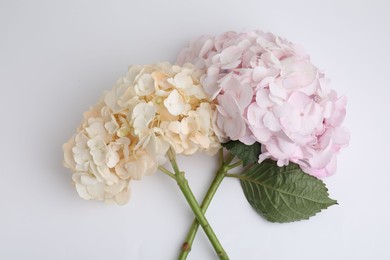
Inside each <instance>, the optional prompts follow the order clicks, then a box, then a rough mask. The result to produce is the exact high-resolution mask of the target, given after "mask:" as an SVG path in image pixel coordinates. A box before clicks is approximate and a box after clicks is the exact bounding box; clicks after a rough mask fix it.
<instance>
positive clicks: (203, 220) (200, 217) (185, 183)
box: [168, 150, 229, 260]
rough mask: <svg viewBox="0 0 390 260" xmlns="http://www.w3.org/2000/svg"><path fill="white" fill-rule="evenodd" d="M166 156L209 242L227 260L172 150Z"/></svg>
mask: <svg viewBox="0 0 390 260" xmlns="http://www.w3.org/2000/svg"><path fill="white" fill-rule="evenodd" d="M168 158H169V160H170V162H171V164H172V168H173V170H174V172H175V177H176V182H177V184H178V185H179V188H180V190H181V191H182V193H183V195H184V197H185V198H186V200H187V202H188V204H189V205H190V207H191V209H192V211H193V213H194V214H195V217H196V219H197V221H198V222H199V223H200V225H201V226H202V228H203V230H204V232H205V233H206V235H207V237H208V238H209V240H210V242H211V244H212V245H213V247H214V250H215V251H216V253H217V255H218V257H219V259H223V260H228V259H229V257H228V256H227V254H226V252H225V250H224V249H223V247H222V245H221V243H220V242H219V240H218V238H217V236H216V235H215V233H214V231H213V229H212V228H211V226H210V224H209V222H208V221H207V219H206V217H205V216H204V214H203V212H202V209H201V208H200V207H199V204H198V202H197V201H196V198H195V196H194V194H193V193H192V191H191V189H190V187H189V185H188V181H187V179H186V178H185V176H184V172H182V171H180V170H179V167H178V166H177V162H176V159H175V154H174V152H173V151H172V150H169V151H168Z"/></svg>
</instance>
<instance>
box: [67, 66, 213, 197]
mask: <svg viewBox="0 0 390 260" xmlns="http://www.w3.org/2000/svg"><path fill="white" fill-rule="evenodd" d="M200 76H201V73H199V71H198V70H196V69H195V68H194V67H193V66H192V65H190V64H186V65H185V66H183V67H179V66H177V65H171V64H169V63H159V64H156V65H146V66H139V65H136V66H131V67H130V68H129V71H128V73H127V74H126V76H125V77H123V78H121V79H119V80H118V81H117V83H116V85H115V86H114V87H113V88H112V89H111V90H110V91H108V92H107V93H105V95H104V97H103V98H102V99H101V100H100V101H99V102H98V103H97V105H96V106H93V107H91V108H90V110H89V111H87V112H86V113H84V120H83V122H82V124H81V126H80V127H79V128H78V132H77V133H76V134H75V135H74V136H73V137H72V138H71V139H70V140H69V142H68V143H66V144H64V146H63V149H64V165H65V166H66V167H68V168H70V169H71V170H72V172H73V176H72V180H73V182H74V184H75V186H76V190H77V192H78V194H79V195H80V197H82V198H84V199H87V200H92V199H93V200H103V201H105V202H107V203H117V204H124V203H126V202H127V201H128V200H129V198H130V187H129V184H130V181H131V180H141V179H142V178H143V177H144V176H149V175H153V174H154V173H155V172H156V171H157V168H158V166H159V165H162V164H164V163H165V162H166V160H167V159H166V153H167V151H168V149H169V148H170V147H172V148H173V149H174V150H175V151H176V153H183V154H192V153H195V152H197V151H203V152H206V153H208V154H214V153H216V152H217V150H218V149H219V148H220V142H219V138H218V137H217V136H216V133H215V132H214V131H213V128H212V127H211V126H212V118H213V116H214V115H215V112H216V107H215V105H212V104H210V102H209V101H208V97H207V95H206V93H205V92H204V91H203V89H202V86H201V85H200V84H199V82H200Z"/></svg>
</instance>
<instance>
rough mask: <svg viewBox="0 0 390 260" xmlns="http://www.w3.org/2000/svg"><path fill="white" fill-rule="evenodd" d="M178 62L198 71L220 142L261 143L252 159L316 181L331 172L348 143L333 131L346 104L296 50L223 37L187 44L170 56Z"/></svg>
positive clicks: (278, 41) (276, 42) (251, 37)
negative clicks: (293, 166) (292, 167)
mask: <svg viewBox="0 0 390 260" xmlns="http://www.w3.org/2000/svg"><path fill="white" fill-rule="evenodd" d="M186 62H191V63H193V64H195V66H197V68H199V69H200V70H202V71H203V73H204V75H203V76H201V83H202V84H203V86H204V89H205V91H206V93H207V94H209V97H210V98H211V99H212V100H214V99H215V100H217V103H218V104H217V108H218V109H217V114H216V115H215V116H214V120H215V122H216V123H215V124H214V125H215V126H214V128H215V131H216V132H218V131H221V133H220V134H219V136H220V137H222V138H225V139H224V140H222V139H221V140H222V141H226V139H227V140H229V139H230V140H240V141H241V142H244V143H246V144H251V143H253V142H255V141H256V142H259V143H261V144H262V154H261V155H260V157H259V162H261V161H263V160H264V159H267V158H271V159H273V160H275V161H277V162H278V165H279V166H282V165H287V164H288V163H289V162H295V163H298V164H299V165H300V166H301V168H302V169H303V170H304V171H305V172H307V173H309V174H312V175H314V176H317V177H325V176H328V175H330V174H333V173H334V171H335V170H336V158H335V157H336V155H337V153H338V151H339V150H340V149H341V148H342V147H344V146H346V145H347V144H348V140H349V134H348V132H347V131H345V130H341V129H342V128H341V123H342V121H343V119H344V117H345V106H346V99H345V98H344V97H337V94H336V92H335V91H333V90H331V89H330V88H329V84H328V83H329V80H327V79H326V78H325V75H324V74H323V73H322V72H321V71H320V70H318V69H317V68H316V67H315V66H314V65H313V64H312V63H311V61H310V58H309V56H308V55H307V54H306V53H304V51H303V50H302V48H300V47H299V46H297V45H294V44H292V43H291V42H289V41H287V40H285V39H282V38H280V37H277V36H275V35H273V34H271V33H264V32H262V31H249V32H245V33H236V32H226V33H223V34H221V35H218V36H215V37H210V36H202V37H200V38H198V39H195V40H193V41H191V43H190V45H189V46H188V47H186V48H184V49H183V50H182V51H181V52H180V54H179V56H178V59H177V63H178V64H179V65H182V64H184V63H186ZM336 140H337V141H336Z"/></svg>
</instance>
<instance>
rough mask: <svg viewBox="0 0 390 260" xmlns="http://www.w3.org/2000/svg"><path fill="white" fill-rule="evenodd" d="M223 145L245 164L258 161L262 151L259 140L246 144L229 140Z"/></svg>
mask: <svg viewBox="0 0 390 260" xmlns="http://www.w3.org/2000/svg"><path fill="white" fill-rule="evenodd" d="M222 146H223V147H225V148H226V149H228V150H229V151H230V152H231V153H232V154H233V155H235V156H237V157H238V158H239V159H240V160H242V163H243V165H244V166H246V165H247V164H248V163H257V161H258V160H259V155H260V153H261V145H260V143H258V142H256V143H254V144H252V145H246V144H244V143H241V142H240V141H229V142H227V143H224V144H222Z"/></svg>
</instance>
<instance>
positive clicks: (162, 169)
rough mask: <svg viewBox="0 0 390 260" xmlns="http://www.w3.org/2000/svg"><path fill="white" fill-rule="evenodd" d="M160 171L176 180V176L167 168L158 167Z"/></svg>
mask: <svg viewBox="0 0 390 260" xmlns="http://www.w3.org/2000/svg"><path fill="white" fill-rule="evenodd" d="M158 169H159V170H160V171H161V172H163V173H165V174H166V175H168V176H169V177H171V178H172V179H175V180H176V176H175V174H173V173H172V172H171V171H170V170H168V169H167V168H165V167H164V166H161V165H160V166H158Z"/></svg>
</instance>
